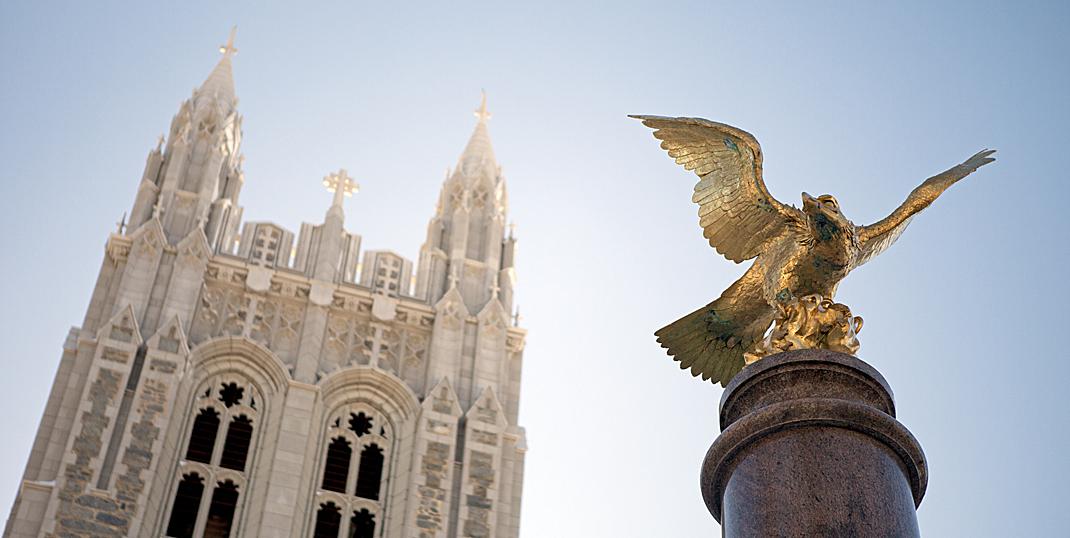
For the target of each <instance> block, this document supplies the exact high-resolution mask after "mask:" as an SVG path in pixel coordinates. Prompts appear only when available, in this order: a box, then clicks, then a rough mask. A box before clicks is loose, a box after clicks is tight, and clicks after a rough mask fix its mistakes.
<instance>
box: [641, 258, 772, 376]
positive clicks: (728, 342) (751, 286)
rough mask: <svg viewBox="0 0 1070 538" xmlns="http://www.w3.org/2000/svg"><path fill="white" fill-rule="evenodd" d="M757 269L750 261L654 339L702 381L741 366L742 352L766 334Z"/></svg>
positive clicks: (768, 317)
mask: <svg viewBox="0 0 1070 538" xmlns="http://www.w3.org/2000/svg"><path fill="white" fill-rule="evenodd" d="M762 282H763V276H762V272H761V269H756V268H755V266H753V265H752V266H751V268H750V269H748V270H747V272H746V273H744V274H743V276H742V277H740V279H739V280H737V281H736V282H735V283H733V284H732V285H731V286H729V287H728V289H726V290H725V291H724V293H722V294H721V297H720V298H718V299H717V300H716V301H714V302H712V303H710V304H708V305H706V306H704V307H702V308H699V309H698V310H696V311H694V312H692V313H690V314H688V315H686V316H684V317H683V318H680V319H679V320H676V321H675V322H673V323H671V324H669V325H667V326H666V327H663V328H661V329H660V330H658V331H657V332H656V333H654V334H655V335H656V336H657V337H658V343H659V344H661V347H664V348H666V349H667V350H668V352H669V355H672V356H673V358H674V359H675V360H677V361H679V362H680V368H681V369H684V370H687V369H690V370H691V375H693V376H696V377H698V376H702V379H703V380H709V381H712V382H714V383H717V382H720V383H721V385H722V386H727V385H728V382H729V381H730V380H731V379H732V377H734V376H735V375H736V374H737V373H739V371H740V370H742V369H743V362H744V361H743V353H744V352H745V351H746V350H748V349H750V347H751V346H753V345H754V343H755V342H757V341H758V340H759V339H761V338H762V336H764V334H765V330H766V329H768V328H769V324H770V323H772V322H773V315H774V311H773V308H772V307H771V306H769V303H767V302H766V300H765V297H764V296H763V294H762Z"/></svg>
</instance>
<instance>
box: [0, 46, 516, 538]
mask: <svg viewBox="0 0 1070 538" xmlns="http://www.w3.org/2000/svg"><path fill="white" fill-rule="evenodd" d="M221 51H222V53H223V56H222V58H221V59H220V60H219V63H218V64H217V65H216V66H215V68H214V69H213V70H212V72H211V74H210V75H209V76H208V78H207V80H205V81H204V83H203V84H202V85H201V86H200V87H199V88H198V89H196V90H194V92H193V95H192V97H190V99H188V100H187V101H185V102H184V103H183V104H182V105H181V107H180V109H179V112H178V114H177V115H176V116H175V117H174V119H173V120H172V122H171V127H170V130H169V132H168V136H167V137H166V143H164V140H165V139H164V138H161V140H160V143H159V144H158V145H157V147H156V148H155V149H153V150H152V151H150V152H149V157H148V162H147V163H146V166H145V172H144V174H143V176H142V178H141V180H140V183H139V185H138V188H137V193H136V195H135V199H134V204H133V208H132V210H131V211H130V220H129V224H128V226H127V227H125V228H123V227H120V229H119V230H118V232H117V233H113V234H111V236H110V237H108V240H107V244H106V247H105V251H104V261H103V263H102V265H101V269H100V275H99V277H98V279H97V284H96V288H95V289H94V291H93V295H92V299H91V300H90V303H89V308H88V311H87V313H86V316H85V319H84V321H83V323H82V326H81V327H74V328H72V329H71V330H70V333H69V334H68V336H67V339H66V341H65V342H64V345H63V354H62V357H61V359H60V363H59V367H58V370H57V372H56V378H55V381H54V382H53V385H52V391H51V393H50V395H49V398H48V403H47V406H46V408H45V411H44V415H43V417H42V419H41V424H40V427H39V429H38V431H37V436H36V439H35V441H34V444H33V449H32V452H31V455H30V459H29V462H28V463H27V465H26V471H25V473H24V475H23V480H22V482H21V484H20V485H19V492H18V497H17V499H16V501H15V504H14V506H13V507H12V510H11V515H10V518H9V519H8V522H7V527H6V528H5V532H4V535H5V536H13V537H14V536H19V537H22V536H174V537H193V536H196V537H201V536H206V537H222V536H247V537H257V536H264V537H284V536H285V537H290V536H294V537H359V538H370V537H406V538H408V537H419V538H424V537H427V538H430V537H455V536H480V537H515V536H517V535H518V532H519V530H518V528H519V517H520V494H521V489H522V483H523V469H524V453H525V450H526V443H525V437H524V430H523V428H521V427H519V426H518V425H517V414H518V408H519V393H520V374H521V364H522V354H523V348H524V338H525V331H524V330H523V329H520V328H518V327H516V324H515V321H513V322H511V316H510V315H509V313H510V312H511V309H512V308H513V305H512V302H513V290H514V286H515V283H516V275H515V270H514V268H513V261H514V256H515V251H516V239H515V238H514V237H513V236H512V234H511V233H510V234H508V236H506V234H505V232H504V230H505V226H504V223H505V219H506V211H507V199H506V194H505V181H504V179H503V177H502V174H501V169H500V167H499V166H498V165H497V163H496V161H495V158H494V153H493V151H492V148H491V144H490V137H489V134H488V130H487V120H488V119H489V117H490V116H489V114H488V113H487V108H486V99H485V97H484V100H483V103H482V105H481V106H480V108H479V110H478V111H477V117H478V122H477V124H476V128H475V132H474V133H473V134H472V137H471V139H470V140H469V142H468V145H467V146H466V147H465V149H464V151H463V153H462V155H461V158H460V159H459V161H458V163H457V165H456V167H454V168H453V170H452V171H451V172H450V173H449V174H448V175H447V179H446V182H445V184H444V185H443V187H442V193H441V195H440V197H439V202H438V205H437V208H436V210H435V214H434V216H433V217H432V218H431V223H430V225H429V227H428V237H427V242H426V243H425V244H424V245H423V247H422V248H421V250H420V260H419V264H418V267H417V268H416V271H415V275H414V274H413V263H412V262H411V261H409V260H406V259H404V258H403V257H401V256H399V255H397V254H395V253H393V252H390V251H372V252H366V253H364V256H363V263H358V262H360V260H361V258H360V243H361V238H360V236H359V235H356V234H353V233H350V232H348V231H346V229H345V211H344V207H343V205H344V200H345V197H346V196H348V195H351V194H352V193H353V192H355V191H356V189H357V185H356V183H354V182H353V180H352V179H351V178H350V177H349V175H348V174H347V173H346V172H345V171H344V170H341V171H339V172H338V173H334V174H330V175H328V176H327V178H325V180H324V184H325V185H326V186H327V188H328V190H330V191H332V192H333V193H334V194H333V199H332V201H331V205H330V207H329V208H328V210H327V212H326V215H325V217H324V219H323V222H322V223H321V224H308V223H305V224H302V225H301V230H300V233H299V234H298V236H297V238H296V242H295V238H294V234H293V233H291V232H290V231H288V230H286V229H284V228H282V227H281V226H278V225H276V224H273V223H270V222H245V223H244V224H241V223H240V220H241V214H242V210H241V206H239V205H238V195H239V193H240V191H241V187H242V184H243V182H244V179H245V178H244V175H243V173H242V160H243V158H242V156H241V151H240V148H241V137H242V131H241V121H242V118H241V116H240V115H239V114H238V112H237V104H238V100H237V98H236V96H235V91H234V79H233V74H232V68H231V63H232V60H233V56H234V54H235V53H236V49H235V48H234V42H233V33H232V34H231V39H230V40H229V41H228V43H227V44H226V45H224V46H223V47H222V49H221ZM239 224H241V226H240V233H239Z"/></svg>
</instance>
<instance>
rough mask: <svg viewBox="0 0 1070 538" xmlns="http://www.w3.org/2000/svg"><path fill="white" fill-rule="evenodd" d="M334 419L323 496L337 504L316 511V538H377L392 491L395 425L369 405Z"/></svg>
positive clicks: (324, 464) (322, 480)
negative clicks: (386, 497) (390, 468)
mask: <svg viewBox="0 0 1070 538" xmlns="http://www.w3.org/2000/svg"><path fill="white" fill-rule="evenodd" d="M330 416H331V419H330V423H329V426H328V427H327V442H326V448H325V450H324V452H325V454H324V455H323V458H324V459H323V460H322V473H323V474H322V476H321V478H320V482H319V484H320V488H319V491H320V493H319V495H324V496H326V497H327V498H330V499H331V501H330V502H326V503H324V504H321V505H320V508H319V510H318V511H317V512H316V518H315V533H314V537H315V538H328V537H329V538H336V537H337V538H365V537H367V538H371V537H372V536H374V535H375V520H376V517H380V516H379V514H380V511H381V510H382V507H381V504H380V499H381V498H384V496H383V495H384V492H385V491H387V489H386V488H385V484H386V479H387V476H386V469H387V468H388V463H389V459H390V448H391V446H392V445H391V443H392V439H393V438H392V431H393V428H392V425H391V424H390V422H389V421H388V420H387V418H386V416H385V415H383V414H382V413H380V412H379V411H377V410H375V409H373V408H371V407H369V406H367V405H354V406H353V407H351V408H347V409H341V410H339V411H337V412H335V413H334V414H332V415H330ZM339 494H341V495H339ZM321 502H322V501H321ZM380 519H381V517H380Z"/></svg>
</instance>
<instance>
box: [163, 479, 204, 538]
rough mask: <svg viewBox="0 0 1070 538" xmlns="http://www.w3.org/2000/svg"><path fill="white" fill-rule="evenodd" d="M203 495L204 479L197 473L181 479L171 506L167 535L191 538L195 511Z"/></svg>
mask: <svg viewBox="0 0 1070 538" xmlns="http://www.w3.org/2000/svg"><path fill="white" fill-rule="evenodd" d="M203 494H204V479H203V478H201V477H200V476H198V475H197V473H190V474H187V475H184V476H183V477H182V481H181V482H179V483H178V492H176V493H175V503H174V505H172V506H171V519H170V520H169V521H168V523H167V535H168V536H173V537H174V538H192V537H193V526H194V525H195V524H196V523H197V510H198V509H199V508H200V506H201V495H203Z"/></svg>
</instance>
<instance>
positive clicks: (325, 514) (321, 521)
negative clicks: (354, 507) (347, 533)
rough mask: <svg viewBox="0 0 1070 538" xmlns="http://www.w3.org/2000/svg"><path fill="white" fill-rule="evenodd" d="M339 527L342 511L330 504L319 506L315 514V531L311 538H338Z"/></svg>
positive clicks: (340, 525)
mask: <svg viewBox="0 0 1070 538" xmlns="http://www.w3.org/2000/svg"><path fill="white" fill-rule="evenodd" d="M341 527H342V511H341V510H339V509H338V507H337V506H335V504H334V503H332V502H329V503H326V504H321V505H320V509H319V511H318V512H316V529H315V530H314V531H312V538H338V530H339V529H340V528H341Z"/></svg>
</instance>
